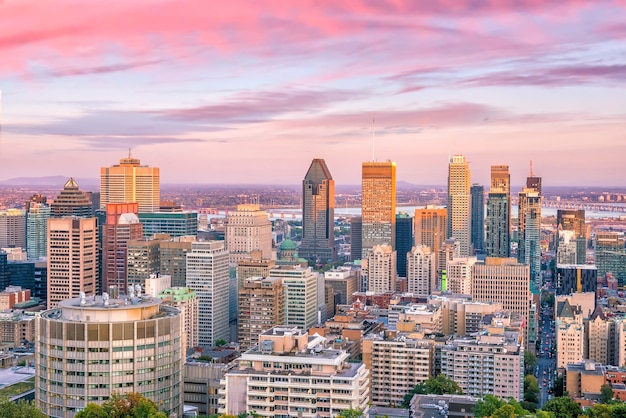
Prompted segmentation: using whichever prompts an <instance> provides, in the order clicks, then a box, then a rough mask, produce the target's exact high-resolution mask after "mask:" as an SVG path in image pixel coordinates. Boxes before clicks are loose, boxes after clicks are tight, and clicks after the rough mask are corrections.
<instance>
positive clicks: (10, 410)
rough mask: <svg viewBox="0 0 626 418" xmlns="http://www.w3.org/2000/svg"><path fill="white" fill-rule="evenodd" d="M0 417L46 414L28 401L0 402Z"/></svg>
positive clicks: (43, 417)
mask: <svg viewBox="0 0 626 418" xmlns="http://www.w3.org/2000/svg"><path fill="white" fill-rule="evenodd" d="M0 418H46V415H45V414H44V413H43V412H41V411H40V410H39V409H37V407H36V406H35V405H34V404H33V403H31V402H28V401H24V400H21V401H18V402H12V401H4V402H0Z"/></svg>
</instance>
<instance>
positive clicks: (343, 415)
mask: <svg viewBox="0 0 626 418" xmlns="http://www.w3.org/2000/svg"><path fill="white" fill-rule="evenodd" d="M363 416H364V415H363V411H361V410H360V409H352V408H350V409H345V410H343V411H341V412H340V413H338V414H337V418H361V417H363Z"/></svg>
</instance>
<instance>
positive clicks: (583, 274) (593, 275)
mask: <svg viewBox="0 0 626 418" xmlns="http://www.w3.org/2000/svg"><path fill="white" fill-rule="evenodd" d="M555 273H556V280H555V287H556V294H557V295H569V294H572V293H581V292H593V293H595V292H596V290H597V288H598V269H597V267H596V266H595V265H593V264H557V265H556V272H555Z"/></svg>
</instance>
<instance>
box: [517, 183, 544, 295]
mask: <svg viewBox="0 0 626 418" xmlns="http://www.w3.org/2000/svg"><path fill="white" fill-rule="evenodd" d="M518 202H519V216H518V221H519V226H518V232H519V242H518V246H517V260H518V261H519V262H520V263H524V264H528V265H529V266H530V283H531V286H532V289H531V290H532V292H533V293H538V291H539V290H538V289H540V288H541V284H542V279H541V202H542V196H541V194H539V192H538V191H537V189H529V188H524V189H523V190H522V191H521V192H520V193H519V195H518Z"/></svg>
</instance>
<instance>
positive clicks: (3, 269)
mask: <svg viewBox="0 0 626 418" xmlns="http://www.w3.org/2000/svg"><path fill="white" fill-rule="evenodd" d="M9 279H10V273H9V263H8V257H7V253H5V252H4V251H2V250H1V249H0V289H5V288H6V287H7V286H8V285H9Z"/></svg>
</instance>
